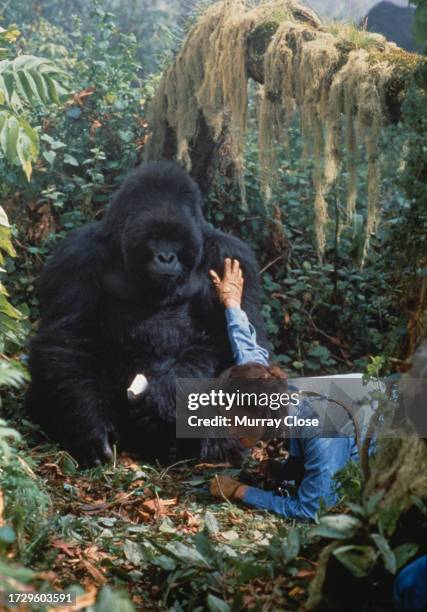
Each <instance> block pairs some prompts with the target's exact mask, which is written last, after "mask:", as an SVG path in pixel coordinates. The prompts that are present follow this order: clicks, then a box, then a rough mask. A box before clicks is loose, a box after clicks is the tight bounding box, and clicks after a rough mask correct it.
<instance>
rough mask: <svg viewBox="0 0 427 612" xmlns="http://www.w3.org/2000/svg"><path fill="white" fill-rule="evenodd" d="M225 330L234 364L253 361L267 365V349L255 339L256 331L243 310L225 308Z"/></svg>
mask: <svg viewBox="0 0 427 612" xmlns="http://www.w3.org/2000/svg"><path fill="white" fill-rule="evenodd" d="M225 317H226V320H227V332H228V338H229V340H230V345H231V350H232V353H233V357H234V362H235V363H236V365H242V364H244V363H249V362H254V363H260V364H261V365H265V366H268V351H267V350H266V349H264V348H262V347H261V346H259V344H257V340H256V331H255V328H254V326H253V325H251V323H250V322H249V319H248V317H247V315H246V313H245V311H244V310H242V309H241V308H226V309H225Z"/></svg>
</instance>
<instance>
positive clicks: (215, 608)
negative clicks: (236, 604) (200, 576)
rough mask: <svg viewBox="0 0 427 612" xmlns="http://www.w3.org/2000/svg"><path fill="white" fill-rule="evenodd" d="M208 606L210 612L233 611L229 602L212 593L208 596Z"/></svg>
mask: <svg viewBox="0 0 427 612" xmlns="http://www.w3.org/2000/svg"><path fill="white" fill-rule="evenodd" d="M207 604H208V609H209V610H210V612H230V610H231V608H230V606H229V605H228V603H227V602H225V601H224V600H223V599H220V598H219V597H216V596H215V595H212V594H211V593H209V595H208V598H207Z"/></svg>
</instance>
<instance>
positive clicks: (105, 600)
mask: <svg viewBox="0 0 427 612" xmlns="http://www.w3.org/2000/svg"><path fill="white" fill-rule="evenodd" d="M93 609H94V610H95V612H134V610H135V608H134V607H133V604H132V602H131V601H130V600H129V599H128V597H127V595H125V594H124V593H120V592H117V591H113V590H112V589H111V588H110V587H109V586H107V585H106V586H103V587H102V589H101V591H100V592H99V595H98V598H97V600H96V603H95V606H94V608H93Z"/></svg>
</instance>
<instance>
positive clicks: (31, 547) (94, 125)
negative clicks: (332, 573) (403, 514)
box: [0, 0, 427, 612]
mask: <svg viewBox="0 0 427 612" xmlns="http://www.w3.org/2000/svg"><path fill="white" fill-rule="evenodd" d="M182 4H185V11H187V10H188V7H189V6H191V5H192V3H182ZM414 4H415V2H414ZM417 4H418V9H417V14H418V15H419V16H420V17H419V20H418V25H417V28H418V32H419V36H420V37H421V41H424V43H425V41H426V36H425V32H426V30H425V27H424V26H423V19H424V18H423V11H424V10H425V6H424V5H425V2H424V1H423V0H419V2H417ZM165 6H166V5H165V4H164V3H160V2H150V0H139V1H138V0H133V1H132V2H125V3H123V2H118V1H116V0H102V1H98V0H92V1H91V2H86V1H85V2H79V1H77V0H75V1H73V2H68V1H65V0H43V1H40V2H35V3H29V2H27V1H25V0H16V1H14V2H12V3H5V10H4V14H3V17H4V23H3V25H4V26H5V27H7V29H6V30H4V31H3V32H2V33H1V34H0V37H1V41H2V42H1V46H2V47H5V49H6V50H7V51H6V53H7V56H2V61H1V62H0V105H1V108H0V149H1V155H0V174H1V177H2V181H1V184H0V198H1V199H0V205H1V208H0V266H2V267H4V268H5V271H6V273H4V272H2V270H0V272H2V281H4V285H5V286H7V289H8V294H7V293H6V288H5V286H3V285H2V284H0V387H2V397H3V410H2V412H3V413H4V416H6V417H8V419H9V420H10V421H11V422H12V424H13V426H14V427H17V428H18V429H19V430H20V432H21V433H22V434H24V435H21V436H20V435H19V434H17V432H16V430H15V429H10V428H9V427H8V425H7V424H6V423H5V422H1V423H0V487H1V490H2V491H3V494H4V498H5V504H4V507H3V503H2V498H1V497H0V508H1V511H0V554H1V556H2V557H1V558H2V561H0V574H1V575H2V580H3V583H2V584H5V585H6V586H7V585H10V584H16V582H15V583H14V582H13V581H18V583H19V584H20V585H21V586H22V588H25V585H26V584H31V585H33V586H36V587H37V588H38V589H39V588H44V587H47V586H48V585H50V586H52V584H53V585H54V586H55V587H57V588H65V587H66V586H69V585H71V584H75V583H77V582H80V583H81V584H83V585H84V587H85V588H86V594H84V589H83V588H80V590H79V591H78V594H79V596H80V597H81V598H83V599H82V600H81V601H82V602H84V601H87V605H93V606H94V605H96V606H97V608H95V609H99V610H105V609H119V608H118V606H122V607H121V608H120V609H123V610H126V609H131V608H130V604H129V603H128V602H127V599H126V598H123V596H122V595H121V594H117V593H112V592H111V591H110V589H109V587H106V586H104V587H103V588H102V590H101V592H100V595H99V596H98V601H97V603H96V604H95V603H94V602H95V599H96V593H95V590H94V588H93V587H94V585H97V586H100V585H103V584H104V583H105V582H106V581H107V580H108V582H109V583H110V584H115V585H119V586H120V587H123V588H125V587H127V588H128V590H129V591H130V592H131V594H132V597H133V600H134V603H135V604H136V606H141V605H143V604H144V605H145V606H146V609H148V607H147V605H148V604H147V601H150V602H151V603H152V604H153V608H154V607H156V608H159V607H161V606H163V607H169V608H170V607H171V606H174V608H173V609H175V610H177V611H178V610H182V609H190V608H191V609H195V610H196V609H206V607H208V608H209V609H210V610H212V611H215V612H216V611H220V612H225V611H227V610H230V609H241V608H242V607H243V606H247V607H249V606H251V605H255V602H256V601H259V600H260V599H261V600H262V601H263V602H264V603H265V605H266V606H270V607H271V608H272V609H280V607H282V608H285V609H293V608H295V609H297V608H298V606H300V605H301V602H302V601H304V600H305V599H306V595H307V593H306V590H307V580H308V579H311V578H312V577H313V575H314V569H313V567H314V563H313V561H312V558H313V557H314V556H315V554H316V553H317V551H318V550H319V543H318V541H317V540H313V539H312V538H308V536H307V529H306V528H305V527H300V528H298V530H294V531H289V530H288V526H287V525H285V526H283V523H282V522H281V521H279V520H278V519H276V518H274V517H267V518H266V517H265V515H263V514H261V513H251V512H249V511H247V510H245V511H243V510H241V509H239V508H236V507H231V506H230V505H229V504H218V505H212V504H211V502H210V500H208V501H207V499H206V492H205V489H204V485H205V484H206V482H207V480H208V479H209V477H210V476H211V475H212V470H211V469H210V468H209V467H203V466H202V467H200V468H199V469H198V471H196V473H195V470H193V469H192V470H189V469H187V466H177V467H175V468H174V469H172V470H171V471H170V470H169V469H165V470H161V469H158V468H156V467H153V466H140V465H136V464H135V463H133V462H132V461H131V460H130V459H128V458H125V459H122V461H121V462H118V463H116V462H115V463H114V465H113V466H111V467H110V468H108V469H105V470H103V469H97V470H93V471H90V472H87V473H86V474H85V475H84V476H81V475H80V474H79V473H78V472H77V471H76V466H75V464H74V462H73V461H72V459H71V458H70V457H69V456H68V455H66V454H65V453H62V452H58V450H57V449H56V448H55V447H53V446H52V445H51V444H49V443H48V442H46V441H45V440H44V439H43V438H41V437H40V434H39V433H38V432H37V431H35V428H34V426H33V425H31V424H29V423H28V422H26V421H25V419H24V418H23V417H22V411H21V404H22V396H21V392H20V391H19V388H21V389H22V383H23V381H24V378H25V370H24V368H23V367H22V361H24V362H25V352H26V341H27V339H28V336H29V334H30V333H31V331H32V326H34V325H36V321H37V318H38V314H39V312H38V303H37V297H36V279H37V276H38V274H39V271H40V269H41V266H42V265H43V263H44V261H45V260H46V257H47V256H48V255H49V253H50V252H51V250H52V248H53V247H54V245H55V244H56V242H57V241H58V240H59V239H61V238H62V237H63V236H64V235H65V234H66V233H67V232H68V231H70V230H72V229H73V228H75V227H78V226H80V225H81V224H83V223H85V222H86V221H88V220H90V219H93V218H98V217H99V216H100V215H102V214H103V211H104V209H105V206H106V204H107V202H108V200H109V198H110V196H111V193H112V192H113V191H114V190H115V188H116V187H117V185H118V183H119V182H120V181H121V180H122V178H123V176H124V175H125V174H126V172H127V171H128V169H129V168H132V167H134V166H135V165H137V164H138V163H139V162H140V160H141V158H142V152H143V149H144V146H145V144H146V141H147V135H148V131H149V126H148V125H147V123H146V118H145V108H146V105H147V102H148V100H149V99H150V97H151V96H152V93H153V91H154V89H155V86H156V83H157V82H158V78H159V76H158V73H155V74H154V75H153V74H150V73H151V72H152V71H153V72H155V71H158V69H159V67H160V66H162V65H163V62H164V61H165V59H166V60H167V58H168V57H170V56H171V55H172V53H173V49H174V48H175V47H176V46H177V44H178V43H179V36H180V35H181V34H180V33H181V25H180V26H179V27H178V29H174V32H175V34H171V31H170V28H171V26H172V25H173V24H174V22H176V21H179V19H178V16H179V15H182V14H183V12H185V11H183V10H182V6H181V2H175V3H173V10H169V6H167V10H165ZM76 10H77V12H78V17H74V14H75V12H76ZM142 17H143V18H142ZM15 23H16V24H17V25H16V26H15V25H14V24H15ZM423 37H424V38H423ZM41 58H43V59H41ZM65 75H67V78H66V79H65ZM420 82H421V84H422V83H423V75H422V74H421V75H418V80H417V83H418V84H419V83H420ZM66 84H67V87H68V91H67V90H66V89H65V86H66ZM425 102H426V100H425V93H424V92H423V91H422V89H419V88H418V87H417V86H416V85H414V86H413V87H412V88H411V90H410V92H409V94H408V95H407V97H406V99H405V103H404V106H403V110H402V116H401V120H400V121H399V122H398V123H397V124H395V125H394V126H391V127H389V128H388V129H387V130H386V131H385V133H384V135H383V139H382V142H381V145H380V152H381V158H382V169H383V181H382V186H381V208H382V220H381V223H380V225H379V226H378V227H377V228H376V232H375V234H374V236H373V237H372V241H371V248H370V252H369V256H368V257H367V258H366V260H365V264H364V266H363V268H361V267H360V255H361V249H363V243H364V234H365V232H364V223H365V220H366V213H367V210H366V209H367V193H366V189H364V188H363V187H362V188H361V189H360V190H359V194H358V198H359V202H358V213H357V214H355V215H354V216H353V217H352V218H351V219H348V220H347V221H346V222H343V219H344V218H345V214H344V213H345V199H346V187H347V183H348V179H349V177H348V175H347V174H346V173H345V172H344V173H343V174H342V176H341V178H340V180H339V181H338V183H337V184H336V186H335V187H334V189H333V190H332V191H331V192H330V194H329V196H328V204H329V207H330V210H334V211H335V215H331V218H330V220H329V227H328V232H327V236H328V241H327V244H326V249H325V254H324V257H323V260H322V261H320V260H319V257H318V254H317V251H316V246H315V236H314V232H313V215H314V212H313V205H312V203H313V198H314V188H313V184H312V179H311V177H312V170H313V168H312V162H311V160H310V159H307V158H303V157H302V156H301V150H302V147H303V143H302V136H301V131H300V128H299V124H298V122H297V121H295V122H294V123H292V125H291V126H290V130H289V138H288V140H289V143H288V145H287V146H286V147H285V146H283V147H280V148H279V150H278V152H277V154H278V158H279V161H280V172H279V175H278V179H277V181H275V182H274V183H272V184H271V192H272V196H271V199H270V201H269V202H268V204H265V201H264V195H263V193H264V192H263V187H262V185H261V181H260V176H259V167H258V162H257V159H258V156H257V153H258V143H257V140H256V129H255V124H256V121H257V109H258V101H257V99H256V96H253V97H252V98H251V102H250V111H251V119H250V126H249V127H250V129H249V131H248V134H247V139H246V149H245V162H246V169H245V182H246V195H247V210H244V209H243V208H242V206H241V198H240V192H239V189H238V187H237V186H236V184H235V181H234V179H233V178H232V177H230V176H229V175H228V174H227V173H224V174H221V175H219V176H216V177H215V178H214V181H213V184H212V186H211V189H210V191H209V193H208V194H207V197H206V199H205V213H206V215H207V217H208V219H209V220H210V221H211V222H212V223H213V224H215V225H216V226H219V227H222V228H224V229H225V230H227V231H231V232H232V233H235V234H236V235H239V236H241V237H243V238H245V239H246V240H248V242H249V243H250V244H251V245H252V246H253V247H254V249H255V250H256V252H257V256H258V259H259V261H260V264H261V278H262V283H263V286H264V290H265V300H264V304H263V314H264V316H265V321H266V324H267V329H268V333H269V337H270V340H271V343H272V346H273V349H274V353H275V354H276V357H277V359H278V360H279V361H280V362H281V363H282V364H283V365H284V366H285V368H286V369H287V370H288V371H290V372H291V373H293V374H295V373H303V374H322V373H326V372H328V373H329V372H336V371H343V372H346V371H350V370H355V369H359V370H360V369H365V367H366V365H367V364H368V363H369V361H370V360H371V357H372V355H376V356H380V357H377V359H376V360H374V362H375V363H376V364H380V365H381V367H382V368H383V370H384V371H393V370H395V369H396V368H398V369H400V368H402V367H403V366H404V364H403V363H402V361H403V360H404V359H405V358H406V357H407V355H408V354H409V353H410V352H411V350H412V349H413V347H414V345H415V344H416V342H417V341H418V339H419V337H420V336H421V335H422V333H424V332H423V330H425V324H426V321H425V300H426V294H427V291H426V289H425V278H426V274H425V269H426V255H427V244H426V237H427V217H426V211H427V187H426V185H427V167H426V159H427V158H426V150H427V117H426V112H425V110H426V104H425ZM365 162H366V160H364V158H363V156H361V157H360V159H359V164H358V172H359V174H360V178H361V179H363V178H364V177H365V176H366V171H367V170H366V163H365ZM29 178H31V180H30V181H29V180H28V179H29ZM360 184H361V185H363V184H364V181H363V180H361V181H360ZM9 222H10V223H11V224H12V227H10V226H9ZM15 255H16V257H15ZM3 260H4V261H3ZM6 385H7V386H8V393H7V395H6V394H5V393H4V390H5V386H6ZM11 387H13V388H11ZM36 445H37V447H36V448H35V450H30V449H31V448H32V447H34V446H36ZM249 468H251V469H252V468H253V465H252V464H251V465H250V466H249ZM230 474H231V475H234V474H233V472H232V470H230ZM256 477H257V478H259V475H256ZM340 486H341V489H340V490H341V493H342V496H343V498H344V500H345V501H347V502H350V504H353V506H352V511H353V513H354V517H353V518H352V519H349V520H347V523H346V525H344V527H343V530H344V531H343V532H341V533H337V532H336V531H335V532H334V531H333V530H332V531H329V532H328V533H326V532H325V531H323V532H322V529H324V530H325V529H326V530H327V528H330V521H329V524H328V519H327V520H326V521H324V522H323V524H322V525H323V526H321V527H320V531H318V534H319V535H324V536H325V537H334V538H335V537H336V538H340V537H341V536H342V535H343V533H344V532H345V528H348V529H350V531H351V537H352V538H353V537H354V538H355V541H354V542H353V540H352V545H353V544H354V546H359V541H358V540H357V537H358V534H359V531H362V532H363V534H364V535H365V534H368V535H367V541H366V542H364V544H363V545H364V546H366V549H365V551H364V552H366V558H367V560H368V562H370V561H372V560H374V561H375V563H376V564H377V566H378V564H381V571H383V570H384V568H385V570H384V571H386V572H388V573H389V574H390V575H392V574H393V573H395V571H396V569H397V567H398V565H399V564H400V563H401V562H402V559H403V558H404V557H405V555H406V557H408V558H409V556H411V555H412V554H413V553H414V550H415V546H414V542H413V541H409V540H407V541H406V543H407V544H411V545H412V548H408V547H406V548H405V549H398V545H396V546H393V547H392V548H390V546H389V545H388V544H387V542H384V537H383V532H382V531H381V529H382V527H381V525H380V523H381V520H382V519H381V516H380V517H378V516H376V517H375V520H373V521H371V520H370V519H371V517H372V516H373V514H374V511H375V509H376V505H375V504H376V503H379V501H380V500H379V499H376V500H375V498H374V500H373V501H371V502H369V499H364V500H363V499H361V489H362V486H363V479H362V476H361V474H360V473H359V471H357V473H353V472H349V471H347V472H346V473H344V474H342V475H341V485H340ZM208 504H210V506H209V509H208V510H207V509H206V506H207V505H208ZM367 505H369V508H368V507H367ZM350 507H351V506H350ZM52 508H53V510H52ZM345 511H346V512H348V508H346V510H345ZM367 523H369V527H368V526H367ZM358 530H359V531H358ZM297 531H298V533H297ZM272 533H276V535H275V537H273V538H271V537H270V536H271V534H272ZM266 534H267V535H266ZM356 536H357V537H356ZM374 536H375V537H374ZM386 536H387V538H388V536H389V534H386ZM123 542H124V544H123ZM341 548H342V546H341ZM368 549H369V550H368ZM351 552H352V551H350V553H351ZM242 553H243V554H242ZM339 554H341V560H343V561H342V562H343V563H344V565H345V563H347V565H348V564H351V562H352V560H353V561H354V559H353V558H352V557H351V554H349V551H348V550H346V551H342V550H341V553H337V555H338V556H339ZM6 558H8V559H10V558H12V559H13V560H14V561H15V562H16V563H17V564H19V563H20V564H22V563H24V564H26V565H27V568H32V569H27V568H23V567H22V565H16V566H14V565H11V564H10V563H9V561H7V562H6ZM349 559H350V560H349ZM362 562H363V559H362ZM375 563H374V562H373V565H375ZM387 564H388V566H389V567H388V569H387ZM354 565H356V566H357V563H356V564H354V563H353V567H354ZM390 567H391V569H392V570H393V572H391V571H389V569H390ZM52 568H53V570H52V573H51V574H49V573H48V571H49V570H51V569H52ZM359 569H360V568H359ZM355 571H356V572H357V571H358V569H357V567H356V570H355ZM367 573H368V574H369V572H367ZM2 584H0V586H2ZM84 597H86V598H87V599H86V600H85V599H84ZM150 605H151V604H150ZM108 606H110V608H109V607H108ZM233 606H234V608H233Z"/></svg>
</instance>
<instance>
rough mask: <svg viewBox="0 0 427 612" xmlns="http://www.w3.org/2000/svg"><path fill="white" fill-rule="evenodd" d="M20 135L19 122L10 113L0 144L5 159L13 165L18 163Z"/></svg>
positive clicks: (4, 124) (0, 137) (4, 125)
mask: <svg viewBox="0 0 427 612" xmlns="http://www.w3.org/2000/svg"><path fill="white" fill-rule="evenodd" d="M18 135H19V121H18V119H17V118H16V117H15V115H12V114H10V113H9V114H8V115H7V117H6V119H5V121H4V123H3V127H2V131H1V134H0V144H1V148H2V150H3V153H4V155H5V157H6V158H7V160H8V161H10V163H11V164H15V163H16V162H17V161H18V154H17V151H16V144H17V141H18Z"/></svg>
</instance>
